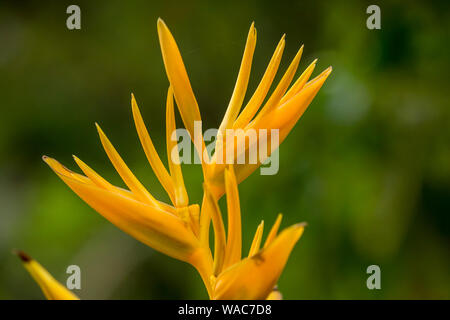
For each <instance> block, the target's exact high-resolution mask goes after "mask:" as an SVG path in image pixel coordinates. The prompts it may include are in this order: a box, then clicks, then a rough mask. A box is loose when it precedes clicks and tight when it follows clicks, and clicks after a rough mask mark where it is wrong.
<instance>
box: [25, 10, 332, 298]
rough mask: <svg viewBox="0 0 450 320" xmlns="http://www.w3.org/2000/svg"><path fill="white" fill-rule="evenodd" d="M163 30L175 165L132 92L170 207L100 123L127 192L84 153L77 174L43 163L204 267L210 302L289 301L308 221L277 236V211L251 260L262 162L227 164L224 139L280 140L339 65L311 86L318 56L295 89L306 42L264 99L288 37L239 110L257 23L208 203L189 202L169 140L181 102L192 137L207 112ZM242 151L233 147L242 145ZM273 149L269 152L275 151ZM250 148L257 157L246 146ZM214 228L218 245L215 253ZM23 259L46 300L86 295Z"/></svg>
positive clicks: (211, 163)
mask: <svg viewBox="0 0 450 320" xmlns="http://www.w3.org/2000/svg"><path fill="white" fill-rule="evenodd" d="M157 26H158V35H159V42H160V45H161V51H162V56H163V60H164V66H165V69H166V73H167V77H168V80H169V89H168V91H167V100H166V144H167V155H168V169H167V168H166V166H165V165H164V163H163V161H162V160H161V158H160V157H159V155H158V153H157V151H156V149H155V147H154V145H153V143H152V140H151V138H150V135H149V133H148V130H147V127H146V126H145V124H144V121H143V118H142V115H141V113H140V111H139V108H138V104H137V102H136V99H135V97H134V96H133V95H131V108H132V114H133V118H134V123H135V126H136V130H137V133H138V136H139V139H140V142H141V144H142V148H143V150H144V153H145V155H146V157H147V159H148V161H149V163H150V166H151V168H152V169H153V171H154V173H155V175H156V177H157V178H158V180H159V182H160V183H161V185H162V186H163V188H164V189H165V191H166V192H167V194H168V196H169V199H170V202H171V203H170V204H168V203H164V202H161V201H159V200H157V199H155V198H154V197H153V195H152V194H151V193H150V192H149V191H148V190H147V189H146V188H145V187H144V186H143V184H142V183H141V182H140V181H139V180H138V178H137V177H136V176H135V175H134V174H133V172H132V171H131V170H130V169H129V167H128V166H127V165H126V164H125V162H124V160H123V159H122V157H121V156H120V155H119V153H118V152H117V150H116V149H115V148H114V146H113V145H112V143H111V142H110V140H109V139H108V138H107V136H106V135H105V133H104V132H103V131H102V129H101V128H100V126H99V125H98V124H97V123H96V127H97V131H98V134H99V137H100V141H101V144H102V145H103V148H104V150H105V152H106V154H107V156H108V158H109V160H110V161H111V163H112V164H113V166H114V168H115V169H116V171H117V173H118V174H119V175H120V177H121V178H122V180H123V181H124V183H125V184H126V186H127V187H128V190H126V189H123V188H120V187H117V186H114V185H113V184H111V183H109V182H108V181H107V180H105V179H104V178H102V177H101V176H100V175H99V174H98V173H97V172H96V171H94V170H93V169H92V168H91V167H89V166H88V165H87V164H86V163H84V162H83V161H82V160H80V159H79V158H78V157H76V156H74V160H75V162H76V164H77V165H78V166H79V168H80V169H81V171H82V172H83V173H84V174H78V173H75V172H73V171H71V170H69V169H67V168H66V167H64V166H63V165H61V164H60V163H59V162H58V161H57V160H55V159H52V158H50V157H47V156H44V157H43V160H44V161H45V162H46V163H47V164H48V165H49V166H50V168H51V169H52V170H53V171H54V172H55V173H56V174H57V175H58V176H59V177H60V178H61V180H63V181H64V182H65V183H66V184H67V185H68V186H69V188H70V189H72V190H73V191H74V192H75V193H76V194H77V195H78V196H79V197H80V198H81V199H83V200H84V201H85V202H86V203H87V204H88V205H89V206H91V207H92V208H93V209H94V210H95V211H97V212H98V213H100V214H101V215H102V216H103V217H105V218H106V219H107V220H109V221H110V222H112V223H113V224H114V225H116V226H117V227H118V228H120V229H121V230H123V231H124V232H126V233H128V234H129V235H131V236H132V237H134V238H136V239H137V240H139V241H141V242H142V243H144V244H146V245H148V246H149V247H151V248H153V249H155V250H157V251H159V252H162V253H164V254H166V255H168V256H170V257H172V258H175V259H178V260H181V261H184V262H187V263H189V264H191V265H192V266H193V267H194V268H196V270H197V271H198V272H199V274H200V276H201V278H202V280H203V283H204V285H205V288H206V291H207V293H208V296H209V298H210V299H281V297H282V296H281V293H280V291H279V290H278V288H277V282H278V279H279V277H280V275H281V273H282V271H283V269H284V267H285V265H286V262H287V260H288V257H289V255H290V253H291V251H292V249H293V247H294V245H295V243H296V242H297V241H298V239H299V238H300V237H301V235H302V233H303V230H304V228H305V223H298V224H295V225H293V226H291V227H288V228H286V229H284V230H283V231H281V232H278V231H279V227H280V224H281V220H282V215H281V214H279V215H278V217H277V218H276V220H275V222H274V224H273V226H272V227H271V229H270V231H269V233H268V234H267V236H266V238H265V241H264V242H262V239H263V231H264V221H262V222H261V223H260V224H259V225H258V226H257V228H256V232H255V235H254V237H253V241H252V243H251V246H250V248H249V250H248V253H246V254H243V252H242V251H243V248H242V228H241V209H240V203H239V193H238V184H239V183H240V182H242V181H243V180H244V179H245V178H246V177H248V176H249V175H250V174H251V173H252V172H253V171H255V170H256V169H257V168H258V167H259V166H260V165H261V163H262V162H263V161H260V160H258V162H257V163H248V164H245V163H244V164H235V165H233V164H229V163H228V162H227V161H221V160H223V159H220V158H219V156H218V155H221V156H222V155H224V154H225V153H226V152H221V151H223V150H225V149H226V150H228V149H227V146H226V143H227V140H225V132H226V131H227V130H228V129H241V130H235V131H234V132H235V135H236V137H235V138H236V141H241V142H242V141H243V143H245V138H244V139H238V138H239V136H240V135H244V136H245V135H246V133H247V132H248V130H256V131H258V130H261V129H265V130H267V132H269V133H270V132H271V131H270V130H271V129H277V130H278V132H279V143H281V142H282V141H283V140H284V139H285V138H286V136H287V135H288V133H289V132H290V131H291V130H292V128H293V127H294V125H295V124H296V123H297V121H298V120H299V118H300V117H301V116H302V114H303V113H304V111H305V110H306V108H307V107H308V105H309V104H310V103H311V101H312V100H313V99H314V97H315V95H316V94H317V92H318V91H319V89H320V88H321V87H322V85H323V83H324V82H325V80H326V79H327V77H328V76H329V74H330V73H331V67H329V68H327V69H326V70H325V71H323V72H322V73H321V74H320V75H318V76H317V77H315V78H314V79H312V80H310V77H311V74H312V72H313V70H314V68H315V66H316V62H317V60H314V61H313V62H312V63H311V64H310V65H309V66H308V67H307V68H306V70H305V71H304V72H303V73H302V74H301V75H300V76H299V77H298V79H297V80H296V81H295V82H294V83H293V84H292V85H291V82H292V81H293V79H294V76H295V73H296V71H297V67H298V65H299V61H300V58H301V55H302V52H303V46H302V47H301V48H300V49H299V51H298V53H297V54H296V55H295V57H294V58H293V60H292V62H291V64H290V65H289V67H288V68H287V70H286V72H285V74H284V75H283V77H282V78H281V80H280V82H279V83H278V84H277V86H276V87H275V88H274V90H273V92H272V93H271V95H270V96H269V97H268V98H267V99H266V96H267V94H268V92H269V90H270V87H271V85H272V82H273V80H274V78H275V75H276V73H277V70H278V67H279V64H280V61H281V56H282V54H283V50H284V46H285V36H284V35H283V37H282V38H281V40H280V42H279V43H278V45H277V47H276V49H275V52H274V53H273V56H272V58H271V59H270V61H269V64H268V67H267V69H266V71H265V73H264V75H263V76H262V79H261V80H260V82H259V85H258V86H257V88H256V90H255V92H254V93H253V95H252V96H251V98H250V99H249V101H248V102H247V104H246V105H245V107H244V108H243V109H242V111H241V108H242V105H243V102H244V97H245V94H246V91H247V85H248V81H249V78H250V70H251V65H252V58H253V53H254V50H255V46H256V29H255V27H254V24H253V23H252V25H251V27H250V31H249V33H248V36H247V41H246V44H245V49H244V54H243V58H242V61H241V66H240V70H239V73H238V77H237V81H236V85H235V88H234V91H233V93H232V96H231V99H230V102H229V104H228V108H227V110H226V112H225V115H224V118H223V120H222V122H221V124H220V127H219V129H218V133H217V139H216V144H215V153H214V154H213V155H212V156H211V157H210V158H208V159H207V160H208V161H203V162H202V171H203V178H204V183H203V191H204V193H203V200H202V203H201V205H199V204H195V203H189V197H188V193H187V191H186V187H185V183H184V179H183V174H182V170H181V165H180V161H179V159H177V156H176V153H173V152H171V151H172V150H173V149H174V148H177V142H176V141H174V140H173V139H171V136H172V133H173V132H174V130H175V129H176V123H175V110H174V109H175V104H176V106H177V109H178V111H179V113H180V115H181V119H182V121H183V124H184V126H185V128H186V130H187V131H188V132H189V133H190V136H191V137H194V136H195V134H194V125H195V122H196V121H201V116H200V110H199V107H198V104H197V100H196V98H195V95H194V93H193V90H192V87H191V84H190V81H189V78H188V75H187V72H186V69H185V66H184V63H183V60H182V58H181V54H180V52H179V49H178V46H177V44H176V42H175V39H174V38H173V36H172V34H171V32H170V31H169V29H168V28H167V26H166V24H165V23H164V22H163V20H161V19H158V23H157ZM264 101H266V102H265V103H264V105H263V102H264ZM261 106H262V107H261ZM258 110H259V112H258ZM192 142H193V144H194V146H195V148H196V150H197V152H198V153H199V155H200V156H201V157H203V156H204V154H205V152H204V151H205V148H206V147H205V142H204V140H203V137H202V136H200V139H193V140H192ZM237 147H238V146H234V149H236V148H237ZM267 147H268V152H267V156H269V155H270V152H271V151H272V150H273V148H272V147H271V146H267ZM244 150H246V152H249V150H248V147H246V146H244ZM174 154H175V156H174ZM235 157H236V156H235ZM233 160H236V159H235V158H234V159H233ZM223 195H225V197H226V204H227V230H226V229H225V224H224V220H223V215H222V213H221V211H220V208H219V205H218V201H219V199H220V198H221V197H222V196H223ZM211 225H212V229H213V236H214V241H213V242H214V248H210V239H209V234H210V228H211ZM17 254H18V256H19V257H20V258H21V260H22V261H23V264H24V266H25V268H26V269H27V270H28V271H29V272H30V274H31V275H32V277H33V278H34V279H35V280H36V282H37V283H38V285H39V286H40V287H41V289H42V291H43V293H44V295H45V297H46V298H47V299H55V300H71V299H78V297H77V296H76V295H74V294H73V293H72V292H71V291H70V290H68V289H67V288H65V287H64V286H63V285H62V284H60V283H59V282H58V281H56V280H55V279H54V278H53V277H52V276H51V275H50V274H49V273H48V272H47V271H46V270H45V269H44V268H43V267H42V266H41V265H40V264H39V263H38V262H36V261H35V260H33V259H32V258H31V257H30V256H28V255H27V254H25V253H24V252H22V251H17Z"/></svg>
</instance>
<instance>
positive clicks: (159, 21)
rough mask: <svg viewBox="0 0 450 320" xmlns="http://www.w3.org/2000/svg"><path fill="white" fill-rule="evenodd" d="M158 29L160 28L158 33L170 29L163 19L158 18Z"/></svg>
mask: <svg viewBox="0 0 450 320" xmlns="http://www.w3.org/2000/svg"><path fill="white" fill-rule="evenodd" d="M157 27H158V31H161V30H162V29H168V28H167V25H166V23H165V22H164V20H163V19H161V18H158V23H157Z"/></svg>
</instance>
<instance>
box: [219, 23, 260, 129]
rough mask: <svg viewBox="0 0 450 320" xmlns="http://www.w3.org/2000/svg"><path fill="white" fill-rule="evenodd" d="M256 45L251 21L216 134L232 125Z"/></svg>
mask: <svg viewBox="0 0 450 320" xmlns="http://www.w3.org/2000/svg"><path fill="white" fill-rule="evenodd" d="M255 47H256V29H255V23H254V22H253V23H252V25H251V26H250V30H249V32H248V37H247V43H246V44H245V50H244V56H243V57H242V62H241V68H240V70H239V74H238V78H237V81H236V86H235V87H234V91H233V94H232V96H231V100H230V103H229V104H228V108H227V111H226V112H225V116H224V117H223V120H222V123H221V124H220V126H219V132H218V134H222V133H223V132H225V130H226V129H229V128H231V127H232V126H233V123H234V121H235V120H236V117H237V115H238V114H239V110H240V109H241V106H242V102H243V101H244V97H245V92H246V91H247V85H248V80H249V78H250V70H251V67H252V60H253V53H254V52H255Z"/></svg>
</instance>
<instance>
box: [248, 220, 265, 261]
mask: <svg viewBox="0 0 450 320" xmlns="http://www.w3.org/2000/svg"><path fill="white" fill-rule="evenodd" d="M263 231H264V220H263V221H261V223H260V224H259V225H258V228H257V229H256V232H255V236H254V237H253V241H252V245H251V246H250V250H249V252H248V256H249V257H252V256H254V255H255V254H256V253H257V252H258V251H259V248H260V246H261V239H262V235H263Z"/></svg>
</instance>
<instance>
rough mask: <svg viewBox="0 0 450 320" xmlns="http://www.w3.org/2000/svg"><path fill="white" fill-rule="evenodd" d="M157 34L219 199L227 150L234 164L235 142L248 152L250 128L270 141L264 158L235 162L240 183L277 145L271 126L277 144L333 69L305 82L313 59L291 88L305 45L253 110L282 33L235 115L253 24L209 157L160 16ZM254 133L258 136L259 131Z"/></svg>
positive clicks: (271, 73)
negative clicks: (229, 133) (230, 135)
mask: <svg viewBox="0 0 450 320" xmlns="http://www.w3.org/2000/svg"><path fill="white" fill-rule="evenodd" d="M158 34H159V42H160V45H161V51H162V55H163V59H164V65H165V69H166V73H167V77H168V79H169V82H170V84H171V86H172V87H173V91H174V96H175V100H176V102H177V106H178V109H179V111H180V114H181V118H182V120H183V123H184V125H185V127H186V129H187V130H188V131H189V133H190V135H191V137H192V139H193V143H194V145H195V147H196V149H197V152H198V153H199V155H200V158H202V159H204V158H205V157H206V158H207V159H206V160H207V161H203V172H204V175H205V180H207V181H208V183H209V184H210V188H211V192H213V193H214V194H215V196H216V197H220V196H221V195H223V194H224V192H225V188H224V181H223V170H224V169H225V166H226V159H227V158H226V157H227V153H230V152H232V155H231V157H232V159H233V160H234V162H233V163H236V159H237V157H238V156H239V155H238V152H237V151H236V150H241V149H239V148H238V144H244V146H243V147H244V150H245V152H246V153H248V150H249V147H250V146H249V145H248V144H249V142H247V143H246V140H245V136H246V135H247V133H248V132H249V130H256V132H259V131H260V130H261V129H266V130H267V134H268V137H267V141H268V142H267V143H266V144H265V145H263V146H261V147H260V148H267V151H266V154H267V156H266V157H265V158H263V159H260V158H259V157H258V161H257V163H255V164H252V163H245V164H238V165H236V167H235V168H236V176H237V179H238V182H239V183H240V182H241V181H243V180H244V179H245V178H246V177H248V176H249V175H250V174H251V173H252V172H253V171H255V170H256V169H257V168H258V167H259V166H260V165H261V163H262V162H263V161H264V160H265V159H266V158H267V157H268V156H270V154H271V152H273V150H275V149H276V147H277V146H275V145H274V146H272V145H271V142H270V141H271V130H272V129H278V130H279V131H278V132H279V143H281V142H282V141H283V140H284V139H285V138H286V136H287V135H288V133H289V132H290V131H291V129H292V128H293V127H294V125H295V124H296V123H297V121H298V120H299V118H300V117H301V116H302V114H303V113H304V112H305V110H306V108H307V107H308V105H309V104H310V103H311V101H312V100H313V99H314V97H315V95H316V94H317V92H318V91H319V89H320V88H321V87H322V85H323V83H324V82H325V80H326V79H327V77H328V76H329V74H330V73H331V71H332V68H331V67H329V68H327V69H326V70H325V71H323V72H322V73H321V74H320V75H319V76H317V77H316V78H314V79H312V80H310V81H308V80H309V78H310V76H311V74H312V72H313V70H314V68H315V66H316V62H317V59H316V60H314V61H313V62H312V63H311V64H310V65H309V67H308V68H306V70H305V71H304V72H303V73H302V75H300V77H299V78H298V79H297V80H296V81H295V82H294V84H293V85H292V86H291V87H290V88H289V85H290V83H291V81H292V80H293V78H294V75H295V72H296V70H297V67H298V64H299V62H300V58H301V55H302V52H303V46H301V48H300V49H299V51H298V52H297V54H296V55H295V57H294V59H293V60H292V62H291V64H290V66H289V67H288V69H287V71H286V72H285V74H284V76H283V77H282V79H281V80H280V82H279V83H278V85H277V86H276V88H275V89H274V91H273V92H272V94H271V95H270V97H269V99H268V100H267V102H266V103H265V104H264V106H263V107H262V108H261V110H260V111H259V113H257V112H258V110H259V109H260V107H261V105H262V103H263V102H264V100H265V98H266V96H267V94H268V92H269V89H270V87H271V84H272V82H273V80H274V78H275V75H276V73H277V70H278V66H279V64H280V61H281V56H282V54H283V50H284V46H285V36H284V35H283V37H282V38H281V40H280V42H279V43H278V45H277V47H276V49H275V52H274V54H273V56H272V58H271V60H270V62H269V65H268V67H267V69H266V72H265V73H264V75H263V77H262V79H261V81H260V83H259V85H258V87H257V88H256V90H255V92H254V93H253V95H252V97H251V98H250V100H249V101H248V103H247V104H246V106H245V107H244V108H243V110H242V112H241V113H240V114H239V111H240V109H241V107H242V104H243V102H244V98H245V94H246V91H247V85H248V81H249V78H250V70H251V65H252V59H253V53H254V50H255V46H256V29H255V27H254V23H252V25H251V27H250V31H249V33H248V36H247V42H246V45H245V50H244V54H243V58H242V62H241V66H240V70H239V73H238V77H237V81H236V85H235V87H234V91H233V94H232V96H231V99H230V102H229V104H228V108H227V110H226V112H225V116H224V118H223V120H222V122H221V124H220V127H219V130H218V134H217V138H216V145H215V154H214V155H213V156H212V158H211V159H209V157H208V155H207V154H205V142H204V141H203V138H202V137H200V138H199V139H195V138H194V137H197V135H196V134H195V132H194V124H195V121H201V116H200V110H199V107H198V104H197V100H196V98H195V95H194V93H193V90H192V87H191V84H190V81H189V77H188V75H187V72H186V68H185V66H184V63H183V60H182V58H181V54H180V52H179V49H178V46H177V44H176V42H175V39H174V37H173V36H172V34H171V32H170V31H169V29H168V27H167V26H166V24H165V23H164V21H163V20H162V19H158ZM255 115H256V116H255ZM227 129H234V130H235V133H234V135H235V139H234V141H235V144H234V148H228V149H227V147H226V143H225V135H226V130H227ZM257 137H258V139H259V134H258V135H257ZM220 155H221V156H220ZM246 156H247V155H246ZM222 157H223V158H222Z"/></svg>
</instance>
